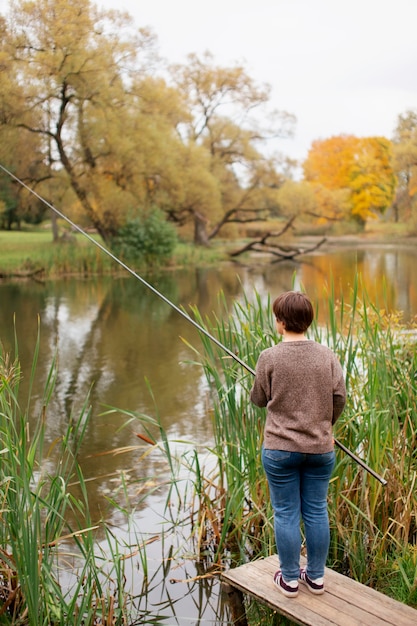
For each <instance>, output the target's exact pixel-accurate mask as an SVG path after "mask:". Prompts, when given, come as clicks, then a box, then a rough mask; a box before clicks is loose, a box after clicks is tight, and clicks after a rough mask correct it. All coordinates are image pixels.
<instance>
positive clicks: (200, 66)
mask: <svg viewBox="0 0 417 626" xmlns="http://www.w3.org/2000/svg"><path fill="white" fill-rule="evenodd" d="M171 71H172V76H173V79H174V84H175V85H176V86H177V88H178V89H179V90H180V91H181V92H182V93H183V94H184V97H185V98H186V101H187V103H188V107H189V110H190V112H191V116H190V118H189V119H188V120H187V121H185V122H184V123H183V124H182V125H181V126H180V132H181V136H182V138H183V141H184V144H185V145H187V146H189V147H190V148H191V147H192V146H195V147H197V148H200V149H203V150H204V151H205V154H206V160H208V163H207V164H208V172H209V174H210V175H211V176H212V177H213V179H214V180H215V181H216V185H215V186H210V185H209V187H207V193H206V194H204V196H203V197H200V198H196V197H194V202H188V203H185V204H183V205H176V206H175V207H173V208H172V210H171V218H172V219H177V220H179V221H180V220H184V219H187V218H188V217H191V218H192V219H193V220H194V224H195V241H196V243H200V244H206V243H207V242H208V241H209V240H210V239H211V238H213V237H215V236H216V235H217V234H218V233H219V231H220V230H221V228H223V226H225V225H226V224H230V223H233V222H234V223H244V222H247V221H253V220H257V219H259V217H260V215H262V214H266V213H267V212H268V210H269V209H270V207H271V205H273V206H276V199H274V194H275V193H276V190H277V189H278V187H279V186H280V184H282V182H283V176H282V175H281V174H280V173H279V170H278V162H277V160H276V159H275V158H273V157H267V156H265V153H264V152H263V151H262V146H263V145H265V143H266V142H267V141H268V140H269V139H272V138H276V137H284V136H289V134H290V133H291V130H292V126H293V123H294V118H293V117H292V116H290V115H288V114H287V113H282V112H276V111H272V112H271V113H270V114H269V116H268V115H267V114H266V113H265V107H266V105H267V103H268V101H269V96H270V90H269V87H268V86H266V85H258V84H256V82H255V81H254V80H253V79H252V78H251V77H250V76H249V75H248V74H247V72H246V70H245V68H244V67H242V66H241V65H235V66H233V67H219V66H216V65H215V63H214V59H213V56H212V55H211V54H210V53H206V54H205V55H203V57H199V56H197V55H195V54H191V55H189V57H188V63H187V64H186V65H177V66H174V67H173V68H171ZM260 110H262V111H263V113H265V115H264V118H263V119H264V123H263V125H261V124H260V123H259V121H258V120H259V116H258V117H257V116H256V115H255V111H260ZM194 149H195V148H194Z"/></svg>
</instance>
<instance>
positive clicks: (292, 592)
mask: <svg viewBox="0 0 417 626" xmlns="http://www.w3.org/2000/svg"><path fill="white" fill-rule="evenodd" d="M274 583H275V584H276V586H277V587H278V589H279V590H280V591H281V593H283V594H284V596H287V598H296V597H297V596H298V581H296V580H289V581H288V582H286V581H285V580H284V577H283V575H282V572H281V570H280V569H279V570H278V571H277V572H275V574H274Z"/></svg>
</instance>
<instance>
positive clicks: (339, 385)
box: [250, 291, 346, 598]
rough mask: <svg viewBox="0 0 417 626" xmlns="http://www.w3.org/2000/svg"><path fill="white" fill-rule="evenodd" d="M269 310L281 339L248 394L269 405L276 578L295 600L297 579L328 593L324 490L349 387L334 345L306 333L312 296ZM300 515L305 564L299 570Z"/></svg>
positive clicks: (266, 460)
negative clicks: (276, 555) (338, 420)
mask: <svg viewBox="0 0 417 626" xmlns="http://www.w3.org/2000/svg"><path fill="white" fill-rule="evenodd" d="M272 308H273V312H274V315H275V318H276V325H277V330H278V333H279V334H280V335H281V336H282V341H280V342H279V343H278V344H277V345H275V346H273V347H272V348H268V349H267V350H264V351H263V352H262V353H261V354H260V356H259V360H258V363H257V365H256V376H255V381H254V384H253V387H252V390H251V394H250V398H251V401H252V402H253V403H254V404H255V405H256V406H259V407H267V415H266V423H265V431H264V442H263V447H262V463H263V467H264V469H265V473H266V476H267V479H268V484H269V491H270V496H271V502H272V506H273V509H274V531H275V541H276V546H277V551H278V557H279V561H280V567H281V569H279V570H278V571H277V572H276V573H275V575H274V581H275V583H276V585H277V586H278V588H279V589H280V591H281V592H282V593H283V594H284V595H285V596H287V597H292V598H294V597H296V596H297V595H298V583H299V582H302V583H304V584H306V585H307V587H308V589H309V590H310V591H311V592H312V593H315V594H321V593H323V592H324V581H323V577H324V568H325V563H326V559H327V554H328V550H329V542H330V530H329V518H328V512H327V492H328V487H329V481H330V477H331V474H332V471H333V467H334V463H335V453H334V440H333V433H332V425H333V424H334V423H335V422H336V420H337V419H338V418H339V416H340V415H341V413H342V411H343V408H344V406H345V403H346V386H345V381H344V376H343V371H342V367H341V365H340V363H339V361H338V359H337V357H336V355H335V354H334V353H333V352H332V350H330V348H328V347H327V346H323V345H321V344H319V343H317V342H315V341H310V340H308V339H307V338H306V336H305V333H306V331H307V329H308V328H309V326H310V325H311V323H312V321H313V319H314V311H313V307H312V304H311V302H310V300H309V298H308V297H307V296H306V295H305V294H304V293H300V292H297V291H288V292H285V293H283V294H281V295H280V296H278V298H277V299H276V300H275V301H274V303H273V306H272ZM300 519H302V520H303V523H304V532H305V538H306V546H307V566H306V568H305V569H304V568H303V569H300V551H301V532H300Z"/></svg>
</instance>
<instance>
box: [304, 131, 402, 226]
mask: <svg viewBox="0 0 417 626" xmlns="http://www.w3.org/2000/svg"><path fill="white" fill-rule="evenodd" d="M303 167H304V179H305V180H306V181H308V182H311V183H313V184H315V185H317V186H321V187H323V188H325V189H327V190H330V191H332V192H335V191H343V192H344V193H343V196H342V197H341V198H342V204H338V207H339V209H340V208H342V207H343V208H342V211H339V216H340V217H343V214H344V215H346V212H345V211H346V206H348V212H349V215H350V216H351V217H353V218H354V219H355V220H356V221H358V222H360V223H361V224H364V223H365V222H366V221H367V220H368V219H370V218H374V217H376V216H377V215H378V214H382V213H384V211H386V209H387V208H388V207H390V206H391V204H392V201H393V198H394V193H395V187H396V178H395V175H394V171H393V167H392V144H391V142H390V141H389V140H388V139H385V138H384V137H354V136H353V135H340V136H337V137H331V138H329V139H325V140H320V141H315V142H314V143H313V144H312V147H311V149H310V151H309V153H308V157H307V159H306V161H305V162H304V165H303ZM320 196H322V198H324V197H325V196H324V195H323V193H322V192H321V193H318V194H317V197H318V198H319V202H320ZM321 214H322V216H323V217H324V216H325V215H326V207H325V206H324V203H323V202H322V204H321ZM335 216H336V213H335V212H334V211H332V214H331V215H328V218H329V219H334V218H335Z"/></svg>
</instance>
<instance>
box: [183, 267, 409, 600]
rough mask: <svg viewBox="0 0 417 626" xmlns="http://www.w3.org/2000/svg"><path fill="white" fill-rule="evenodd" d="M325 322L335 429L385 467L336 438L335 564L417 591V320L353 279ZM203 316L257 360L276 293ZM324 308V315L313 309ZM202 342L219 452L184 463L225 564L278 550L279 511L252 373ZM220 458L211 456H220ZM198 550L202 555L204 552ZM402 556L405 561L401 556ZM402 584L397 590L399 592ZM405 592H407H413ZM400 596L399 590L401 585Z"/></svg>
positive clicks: (196, 505) (225, 340) (317, 327)
mask: <svg viewBox="0 0 417 626" xmlns="http://www.w3.org/2000/svg"><path fill="white" fill-rule="evenodd" d="M327 303H328V311H327V312H326V319H327V321H326V323H320V324H319V323H318V322H317V321H316V323H315V324H314V325H313V326H312V328H311V331H310V338H312V339H315V340H317V341H319V342H321V343H324V344H327V345H328V346H329V347H331V348H332V349H333V350H334V351H335V352H336V353H337V355H338V357H339V359H340V361H341V363H342V365H343V368H344V371H345V376H346V383H347V389H348V401H347V405H346V408H345V411H344V413H343V415H342V417H341V418H340V419H339V421H338V422H337V424H336V427H335V436H336V437H337V438H338V440H340V441H341V442H342V443H344V444H345V445H346V446H347V447H348V448H349V449H351V450H352V451H353V452H354V453H356V454H357V455H359V456H361V457H362V458H363V459H364V461H365V462H366V463H367V464H368V465H369V466H371V467H372V468H373V469H374V470H375V471H377V472H378V473H379V474H382V475H384V477H385V478H386V479H387V480H388V485H387V486H386V487H383V486H382V485H381V484H380V483H379V482H378V481H377V480H376V479H374V478H373V477H371V476H370V475H369V474H367V472H366V471H365V470H363V469H362V468H361V467H360V466H359V465H357V464H355V462H354V461H353V460H352V459H351V458H350V457H348V456H347V455H345V454H344V453H343V452H342V451H340V450H339V449H336V452H337V464H336V468H335V472H334V476H333V478H332V481H331V484H330V490H329V513H330V522H331V549H330V554H329V565H331V566H333V567H335V568H337V569H338V570H339V571H342V572H343V573H346V574H348V575H350V576H352V577H354V578H355V579H357V580H359V581H361V582H364V583H369V584H372V585H374V586H376V587H381V588H383V589H384V590H386V581H387V576H386V573H387V571H390V572H395V580H394V579H393V575H391V583H392V585H391V588H390V589H391V591H392V590H393V589H395V588H397V589H398V588H401V589H402V590H403V592H404V593H405V595H406V596H407V598H408V599H409V601H410V602H412V601H413V599H412V598H413V597H414V596H413V595H412V593H410V588H411V590H413V589H415V588H416V586H417V581H416V578H414V579H410V576H414V577H415V571H416V570H415V569H413V567H412V566H411V565H410V563H412V559H411V558H410V550H409V547H410V546H411V547H412V546H414V545H415V543H416V541H417V526H416V519H417V495H416V490H415V484H416V472H417V455H416V452H415V450H416V446H415V443H416V442H415V440H416V429H417V406H416V402H417V393H416V392H417V388H416V386H417V381H416V372H417V351H416V349H415V343H416V332H417V330H416V324H411V325H406V324H404V323H403V322H402V318H401V314H400V313H387V311H386V310H385V309H383V308H378V307H377V306H376V305H375V304H374V303H372V302H371V301H370V300H369V298H368V296H367V294H366V291H365V290H364V289H363V288H362V286H361V285H360V281H359V280H358V279H357V280H356V282H355V283H354V285H353V287H352V292H351V294H350V297H349V298H348V299H340V300H339V299H337V298H336V297H335V294H334V291H333V290H330V292H329V293H328V294H327ZM224 308H225V315H224V316H223V317H220V318H214V320H210V319H205V320H203V319H202V317H201V316H200V314H199V312H198V310H197V309H194V311H193V314H194V316H195V318H196V320H197V321H198V322H199V323H200V324H201V325H205V326H206V328H207V329H208V330H209V331H210V333H211V334H214V335H215V336H217V337H218V339H219V341H220V342H221V343H222V344H224V345H226V346H227V347H228V348H229V349H232V350H234V351H235V352H236V354H238V355H239V357H240V358H241V359H242V360H243V361H244V362H246V363H247V364H248V365H249V366H250V367H251V368H254V367H255V364H256V360H257V358H258V356H259V353H260V352H261V350H263V349H264V348H267V347H269V346H271V345H273V344H274V343H275V342H276V341H278V337H277V336H276V334H275V329H274V323H273V316H272V312H271V310H270V302H269V301H267V302H266V303H264V302H262V301H261V298H260V297H259V295H258V294H254V295H251V298H248V297H247V296H243V300H242V302H239V303H235V305H234V307H233V309H232V311H231V313H228V312H227V307H226V303H224ZM316 319H319V311H317V316H316ZM201 341H202V346H203V347H202V349H201V350H197V349H195V348H194V350H195V354H196V362H197V363H199V365H200V366H202V367H203V369H204V372H205V376H206V379H207V382H208V388H209V390H210V395H211V407H212V408H211V410H210V417H211V421H212V427H213V445H212V446H211V447H210V450H209V452H210V454H211V459H212V463H211V464H210V465H209V466H208V469H204V467H203V466H202V464H201V462H200V461H199V460H198V459H199V457H198V455H197V454H195V456H194V458H193V461H192V462H189V463H188V466H189V470H190V481H191V483H192V485H193V488H194V492H195V495H194V498H193V508H192V512H191V515H192V519H193V523H194V525H193V528H194V533H195V534H194V537H195V538H196V542H197V543H196V551H197V553H199V551H202V552H203V551H204V553H205V554H206V553H207V548H208V547H209V548H210V554H211V558H212V559H213V560H214V561H215V562H217V563H222V564H223V565H224V564H227V563H229V562H235V563H239V562H242V561H243V560H246V559H248V558H252V557H256V556H260V555H267V554H270V553H271V552H273V551H274V538H273V526H272V510H271V506H270V503H269V495H268V488H267V484H266V480H265V477H264V473H263V469H262V465H261V459H260V448H261V441H262V433H263V426H264V419H265V412H264V410H260V409H257V408H255V407H253V406H252V405H251V403H250V402H249V399H248V398H249V390H250V387H251V385H252V375H251V374H249V373H248V372H246V371H245V370H242V368H241V366H240V365H238V364H236V362H235V361H234V360H233V359H231V358H230V357H229V356H225V355H224V354H223V352H222V350H221V348H219V347H217V346H214V345H213V344H212V343H211V342H210V340H209V339H208V338H207V337H206V336H205V335H201ZM213 459H214V461H213ZM202 552H200V554H201V553H202ZM403 563H406V564H407V567H405V565H404V566H403ZM392 592H393V593H397V591H392ZM407 594H408V595H407ZM398 595H399V596H401V593H399V592H398Z"/></svg>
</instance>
